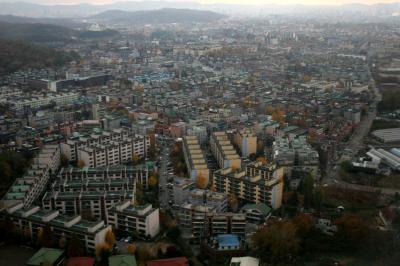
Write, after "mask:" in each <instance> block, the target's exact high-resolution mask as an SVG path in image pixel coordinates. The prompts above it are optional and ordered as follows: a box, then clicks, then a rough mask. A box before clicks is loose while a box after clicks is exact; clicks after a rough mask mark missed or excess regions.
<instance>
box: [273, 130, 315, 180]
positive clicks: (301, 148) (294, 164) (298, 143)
mask: <svg viewBox="0 0 400 266" xmlns="http://www.w3.org/2000/svg"><path fill="white" fill-rule="evenodd" d="M272 151H273V159H274V162H275V163H276V164H277V165H279V166H282V167H283V168H284V170H285V174H286V175H287V176H288V177H289V178H291V177H292V172H293V170H294V169H297V170H302V171H305V172H308V173H310V174H311V175H312V176H313V177H314V178H315V177H317V176H318V173H319V155H318V152H317V151H316V150H315V149H314V148H313V147H311V145H310V144H308V143H307V138H306V137H305V136H300V137H297V138H294V139H292V140H289V139H288V138H277V139H276V140H275V141H274V143H273V147H272Z"/></svg>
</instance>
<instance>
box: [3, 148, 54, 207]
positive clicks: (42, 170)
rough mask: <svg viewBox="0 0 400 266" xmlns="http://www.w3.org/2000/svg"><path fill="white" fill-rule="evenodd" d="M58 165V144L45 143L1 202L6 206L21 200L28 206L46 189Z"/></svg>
mask: <svg viewBox="0 0 400 266" xmlns="http://www.w3.org/2000/svg"><path fill="white" fill-rule="evenodd" d="M59 166H60V149H59V146H58V145H45V146H44V147H43V148H42V149H41V150H40V152H39V153H38V154H37V155H36V156H35V158H34V159H33V163H32V165H31V167H30V168H29V169H28V171H27V172H26V173H25V174H24V175H23V176H22V177H21V178H17V179H16V180H15V181H14V183H13V185H12V186H11V188H10V189H9V190H8V192H7V193H6V195H5V196H4V197H3V200H2V201H3V203H4V204H5V205H6V206H8V205H9V204H12V203H14V202H22V203H23V204H24V206H25V207H29V206H31V205H32V203H33V202H34V201H35V200H36V199H37V198H38V197H39V196H40V195H41V194H42V193H43V191H44V190H45V189H46V186H47V183H48V181H49V179H50V175H51V174H54V173H56V171H57V169H58V167H59Z"/></svg>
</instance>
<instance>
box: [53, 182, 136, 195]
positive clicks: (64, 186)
mask: <svg viewBox="0 0 400 266" xmlns="http://www.w3.org/2000/svg"><path fill="white" fill-rule="evenodd" d="M135 183H136V180H135V179H108V180H85V181H82V180H79V179H77V180H56V181H54V183H53V184H52V185H51V190H52V191H60V192H81V191H86V192H88V191H97V192H98V191H120V190H133V189H134V187H135Z"/></svg>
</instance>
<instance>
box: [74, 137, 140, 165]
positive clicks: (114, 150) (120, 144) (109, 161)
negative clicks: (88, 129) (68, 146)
mask: <svg viewBox="0 0 400 266" xmlns="http://www.w3.org/2000/svg"><path fill="white" fill-rule="evenodd" d="M143 144H144V145H143ZM134 154H137V155H139V156H140V157H145V156H146V154H147V152H145V143H143V142H142V141H136V140H133V139H130V140H124V141H110V142H108V143H107V144H95V145H92V146H90V147H83V148H81V149H79V150H78V156H77V158H78V160H79V161H82V162H83V163H84V164H85V166H88V167H101V166H107V165H119V164H122V163H127V162H129V161H131V160H132V156H133V155H134Z"/></svg>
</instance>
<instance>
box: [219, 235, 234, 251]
mask: <svg viewBox="0 0 400 266" xmlns="http://www.w3.org/2000/svg"><path fill="white" fill-rule="evenodd" d="M217 239H218V245H219V247H220V248H224V247H238V246H240V242H239V237H238V236H237V235H234V234H222V235H218V236H217Z"/></svg>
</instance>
